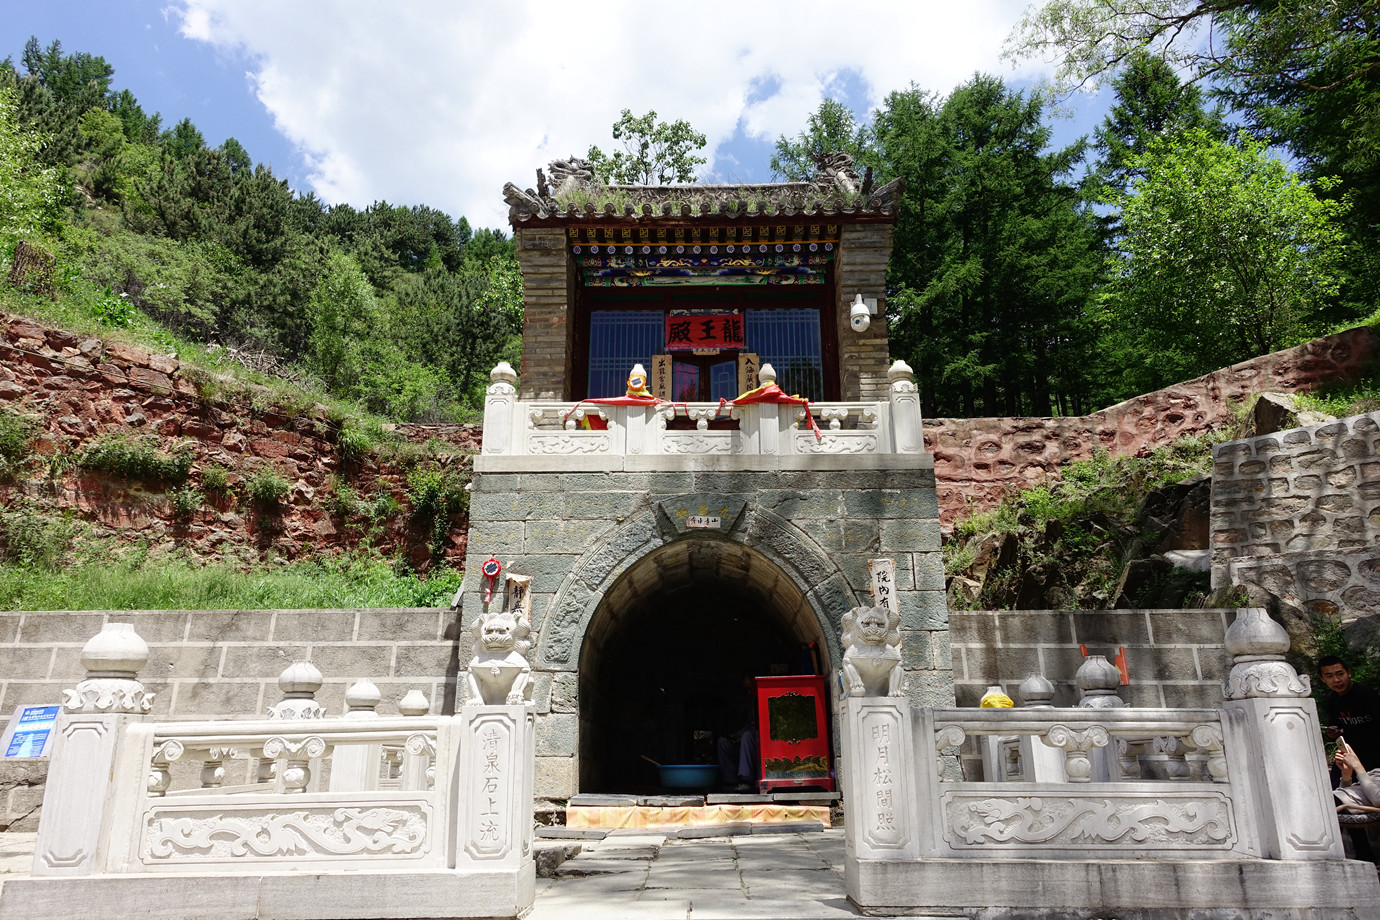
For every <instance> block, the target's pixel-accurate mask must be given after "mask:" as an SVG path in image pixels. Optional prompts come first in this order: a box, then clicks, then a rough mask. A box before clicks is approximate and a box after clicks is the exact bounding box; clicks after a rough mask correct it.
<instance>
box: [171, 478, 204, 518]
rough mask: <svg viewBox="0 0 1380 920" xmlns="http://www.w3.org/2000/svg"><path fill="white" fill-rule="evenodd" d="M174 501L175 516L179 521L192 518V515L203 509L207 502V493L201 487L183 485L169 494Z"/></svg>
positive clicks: (173, 511) (173, 510)
mask: <svg viewBox="0 0 1380 920" xmlns="http://www.w3.org/2000/svg"><path fill="white" fill-rule="evenodd" d="M169 497H170V499H171V501H172V513H173V517H175V518H177V520H179V521H186V520H190V519H191V517H192V515H194V514H196V513H197V512H198V511H200V510H201V508H202V506H203V505H205V504H206V495H205V493H203V492H201V491H200V490H199V489H193V488H192V487H191V486H183V487H182V488H180V489H177V490H176V491H174V492H173V493H172V495H171V496H169Z"/></svg>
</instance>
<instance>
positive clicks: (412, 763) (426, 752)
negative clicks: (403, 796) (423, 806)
mask: <svg viewBox="0 0 1380 920" xmlns="http://www.w3.org/2000/svg"><path fill="white" fill-rule="evenodd" d="M398 712H400V713H402V714H403V715H404V716H406V717H407V718H409V719H419V718H421V717H422V716H424V715H426V714H427V713H429V712H431V701H430V700H428V699H427V698H426V694H424V693H423V692H422V691H420V690H409V691H407V693H406V694H405V695H404V696H403V698H402V699H401V700H398ZM435 754H436V749H435V746H434V745H432V744H430V743H429V742H428V741H427V740H426V736H425V735H421V734H418V735H413V736H412V737H411V738H409V739H408V741H407V745H406V747H404V748H403V750H402V769H401V771H400V773H399V783H398V788H400V789H412V790H417V789H426V788H427V783H428V776H427V773H428V770H429V768H430V767H431V759H432V757H433V756H434V755H435Z"/></svg>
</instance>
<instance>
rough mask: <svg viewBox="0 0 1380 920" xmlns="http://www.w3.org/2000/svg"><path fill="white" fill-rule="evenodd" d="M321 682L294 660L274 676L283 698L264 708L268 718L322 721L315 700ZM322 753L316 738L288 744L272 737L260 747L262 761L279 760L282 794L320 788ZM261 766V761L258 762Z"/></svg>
mask: <svg viewBox="0 0 1380 920" xmlns="http://www.w3.org/2000/svg"><path fill="white" fill-rule="evenodd" d="M322 683H323V681H322V678H321V671H320V669H319V668H317V667H316V665H314V664H312V663H311V662H310V661H294V662H293V663H292V664H290V665H288V666H287V667H286V668H284V669H283V673H281V674H279V675H278V689H280V690H282V691H283V698H282V699H281V700H279V701H278V702H276V703H274V704H273V705H272V706H270V707H268V717H269V718H270V719H279V720H283V721H298V720H302V719H307V720H311V719H324V718H325V717H326V710H325V708H324V707H322V705H321V704H320V703H318V702H317V701H316V691H318V690H320V689H321V684H322ZM325 753H326V749H325V746H324V745H323V744H321V743H319V739H308V740H307V741H302V742H300V743H299V742H288V741H285V740H284V739H282V738H272V739H270V740H269V741H268V742H266V743H265V744H264V749H263V759H264V760H271V761H273V762H275V763H277V762H278V761H282V764H280V765H279V768H278V769H277V770H276V771H275V776H276V777H277V782H278V787H279V789H280V791H283V792H294V793H295V792H316V791H317V790H318V789H319V788H320V786H321V756H322V755H323V754H325ZM260 765H261V766H262V761H261V762H260Z"/></svg>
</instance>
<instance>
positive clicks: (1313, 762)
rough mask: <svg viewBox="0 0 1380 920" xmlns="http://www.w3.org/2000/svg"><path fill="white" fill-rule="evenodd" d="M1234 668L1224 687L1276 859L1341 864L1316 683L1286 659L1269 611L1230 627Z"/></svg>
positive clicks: (1251, 613) (1282, 636) (1269, 851)
mask: <svg viewBox="0 0 1380 920" xmlns="http://www.w3.org/2000/svg"><path fill="white" fill-rule="evenodd" d="M1226 644H1227V652H1228V653H1230V654H1231V656H1232V660H1233V662H1234V664H1233V665H1232V669H1231V674H1230V675H1229V676H1228V677H1227V679H1226V680H1224V681H1223V682H1222V692H1223V694H1224V695H1225V696H1226V698H1227V702H1226V703H1225V705H1224V706H1223V708H1224V709H1225V711H1226V713H1227V714H1228V715H1229V716H1230V715H1233V714H1238V716H1239V717H1240V718H1241V719H1242V720H1243V721H1244V723H1245V735H1246V736H1247V739H1248V745H1249V747H1250V749H1251V752H1250V753H1251V761H1252V763H1253V766H1252V769H1251V770H1249V771H1248V773H1249V777H1248V779H1249V781H1250V782H1251V784H1252V785H1253V786H1254V787H1255V789H1254V791H1255V795H1254V796H1253V801H1254V802H1255V803H1256V804H1257V806H1258V808H1259V814H1258V815H1257V816H1256V820H1257V822H1258V824H1259V827H1260V830H1261V836H1262V839H1263V843H1264V845H1265V851H1266V852H1265V855H1266V856H1267V857H1269V858H1271V859H1341V858H1342V843H1341V836H1340V831H1339V830H1338V827H1337V819H1336V816H1335V813H1334V804H1333V801H1332V792H1331V782H1330V781H1329V778H1328V772H1327V760H1326V756H1325V755H1324V752H1323V746H1322V735H1321V731H1320V729H1319V726H1318V710H1317V707H1316V706H1315V705H1314V703H1313V700H1312V699H1310V698H1309V696H1308V694H1309V690H1310V687H1309V681H1308V678H1307V677H1301V676H1299V673H1298V672H1297V671H1295V670H1294V668H1293V666H1292V665H1290V664H1289V663H1288V662H1287V661H1285V660H1284V653H1285V652H1287V651H1288V650H1289V634H1288V633H1287V632H1285V631H1284V627H1282V626H1280V625H1279V624H1278V623H1276V622H1275V621H1274V620H1272V619H1270V615H1269V614H1268V613H1266V612H1265V610H1264V609H1262V608H1259V607H1250V608H1246V609H1244V610H1241V611H1239V612H1238V613H1237V615H1236V620H1235V621H1234V622H1233V623H1232V624H1231V626H1230V627H1228V628H1227V642H1226Z"/></svg>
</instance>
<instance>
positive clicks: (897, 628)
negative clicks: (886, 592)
mask: <svg viewBox="0 0 1380 920" xmlns="http://www.w3.org/2000/svg"><path fill="white" fill-rule="evenodd" d="M843 645H844V652H843V692H844V695H845V696H905V695H906V680H905V674H904V672H903V671H902V670H901V615H900V614H899V613H896V612H895V611H893V610H890V609H888V608H886V607H854V608H853V609H852V610H850V611H848V612H847V613H845V614H844V615H843Z"/></svg>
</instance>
